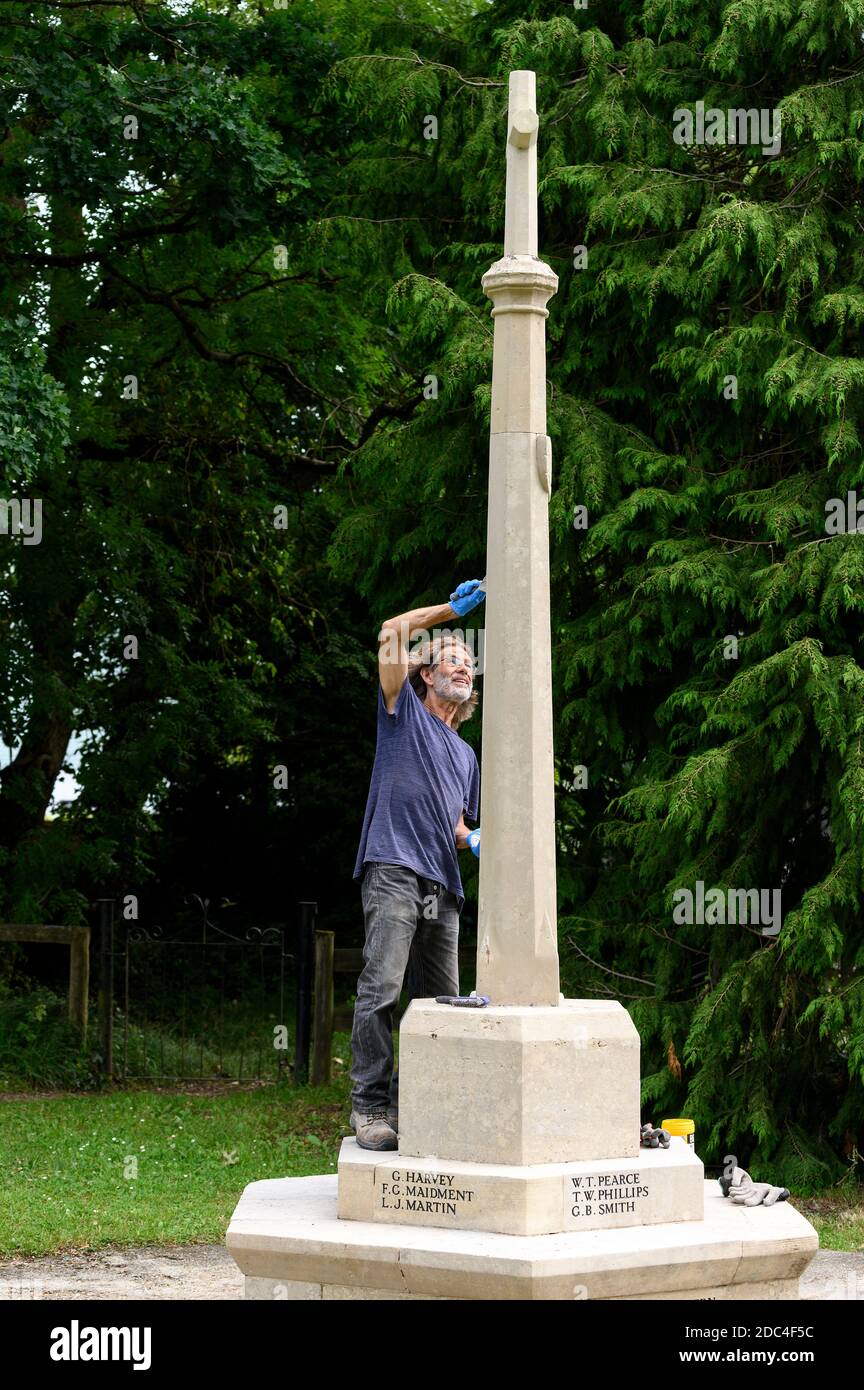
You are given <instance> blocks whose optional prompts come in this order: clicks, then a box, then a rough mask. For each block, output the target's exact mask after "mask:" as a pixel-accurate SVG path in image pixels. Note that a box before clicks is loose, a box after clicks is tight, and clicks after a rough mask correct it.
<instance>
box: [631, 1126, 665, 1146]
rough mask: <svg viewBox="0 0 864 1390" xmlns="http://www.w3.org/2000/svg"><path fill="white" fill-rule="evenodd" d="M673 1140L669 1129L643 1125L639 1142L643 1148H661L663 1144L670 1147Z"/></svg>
mask: <svg viewBox="0 0 864 1390" xmlns="http://www.w3.org/2000/svg"><path fill="white" fill-rule="evenodd" d="M671 1141H672V1135H671V1134H670V1133H669V1131H668V1129H655V1128H654V1126H653V1125H643V1126H642V1128H641V1130H640V1134H639V1143H640V1144H641V1146H642V1148H643V1149H659V1148H660V1147H661V1146H662V1147H663V1148H664V1149H668V1147H669V1145H670V1143H671Z"/></svg>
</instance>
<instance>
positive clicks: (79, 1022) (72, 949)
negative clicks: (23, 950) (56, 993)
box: [0, 922, 90, 1038]
mask: <svg viewBox="0 0 864 1390" xmlns="http://www.w3.org/2000/svg"><path fill="white" fill-rule="evenodd" d="M0 941H27V942H29V941H37V942H42V943H44V944H45V945H49V946H68V947H69V1022H70V1023H71V1024H72V1025H73V1027H75V1028H77V1029H78V1032H79V1033H80V1034H81V1037H82V1038H86V1036H87V996H88V992H89V989H90V928H89V927H52V926H45V925H42V924H39V925H35V924H33V923H30V922H27V923H23V922H22V923H18V922H10V923H0Z"/></svg>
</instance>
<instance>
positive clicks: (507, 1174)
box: [337, 1138, 705, 1236]
mask: <svg viewBox="0 0 864 1390" xmlns="http://www.w3.org/2000/svg"><path fill="white" fill-rule="evenodd" d="M704 1181H705V1170H704V1168H703V1166H702V1162H701V1160H700V1159H699V1158H697V1156H696V1154H695V1152H694V1150H693V1149H691V1148H690V1146H689V1144H687V1143H686V1142H685V1141H684V1140H683V1139H679V1138H673V1140H672V1142H671V1144H670V1146H669V1148H668V1149H642V1151H641V1152H640V1154H639V1157H638V1158H619V1159H608V1158H607V1159H602V1160H601V1161H600V1162H599V1163H598V1162H596V1161H595V1162H591V1163H535V1164H530V1165H526V1166H522V1167H507V1166H506V1165H504V1164H492V1163H459V1162H455V1161H454V1162H450V1163H448V1164H447V1165H446V1166H443V1167H442V1164H441V1162H440V1161H439V1160H438V1159H431V1158H403V1157H402V1155H401V1154H400V1153H399V1152H390V1153H375V1152H373V1151H370V1150H368V1149H361V1148H358V1146H357V1140H356V1139H343V1140H342V1148H341V1151H340V1154H339V1200H338V1208H337V1212H338V1215H339V1217H340V1219H341V1220H343V1221H375V1222H389V1223H393V1224H397V1225H410V1226H443V1227H445V1228H447V1229H448V1230H466V1231H497V1232H500V1233H501V1234H504V1235H516V1236H530V1235H554V1234H556V1233H558V1232H561V1231H593V1230H598V1229H603V1230H607V1229H613V1228H615V1227H618V1226H654V1225H659V1224H661V1223H665V1222H679V1221H701V1220H702V1217H703V1215H704V1194H703V1187H704Z"/></svg>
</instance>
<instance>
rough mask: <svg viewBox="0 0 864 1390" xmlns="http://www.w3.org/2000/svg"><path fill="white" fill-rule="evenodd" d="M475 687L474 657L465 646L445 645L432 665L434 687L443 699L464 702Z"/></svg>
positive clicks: (458, 702)
mask: <svg viewBox="0 0 864 1390" xmlns="http://www.w3.org/2000/svg"><path fill="white" fill-rule="evenodd" d="M473 688H474V658H473V657H472V655H471V653H470V652H469V651H468V650H467V649H466V648H465V647H444V648H442V651H441V656H440V657H439V659H438V662H437V664H436V665H435V666H433V667H432V689H433V690H434V691H435V694H436V695H437V696H438V698H439V699H441V700H455V701H456V703H457V704H460V705H461V704H464V702H465V701H466V700H467V699H468V698H469V696H470V694H471V691H472V689H473Z"/></svg>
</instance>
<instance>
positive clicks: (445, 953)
mask: <svg viewBox="0 0 864 1390" xmlns="http://www.w3.org/2000/svg"><path fill="white" fill-rule="evenodd" d="M361 898H362V902H363V914H364V917H365V921H366V943H365V945H364V947H363V960H364V961H365V965H364V967H363V971H362V973H361V975H360V978H359V980H358V982H357V1003H356V1004H355V1005H354V1027H353V1031H352V1033H351V1052H352V1063H351V1080H352V1082H353V1083H354V1084H353V1089H352V1092H351V1101H352V1104H353V1107H354V1109H355V1110H356V1111H357V1112H358V1113H364V1114H368V1113H369V1112H370V1111H371V1110H382V1109H384V1108H385V1107H386V1106H387V1105H388V1103H389V1104H390V1105H391V1106H397V1107H398V1104H399V1073H398V1071H397V1072H396V1073H395V1074H394V1072H393V1010H394V1009H395V1008H396V1005H397V1004H398V1003H399V996H400V994H401V993H402V985H403V981H404V983H405V986H406V990H407V993H408V999H409V1001H410V1000H411V999H429V998H431V997H434V996H435V995H436V994H458V993H459V908H458V902H457V898H456V894H455V893H451V892H450V891H449V889H447V888H445V887H444V885H443V884H441V883H436V882H435V881H434V879H431V878H424V877H423V876H422V875H421V874H418V873H415V871H414V870H413V869H406V868H404V867H403V866H402V865H401V864H367V865H366V869H365V872H364V874H363V882H362V886H361ZM406 972H407V978H406Z"/></svg>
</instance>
